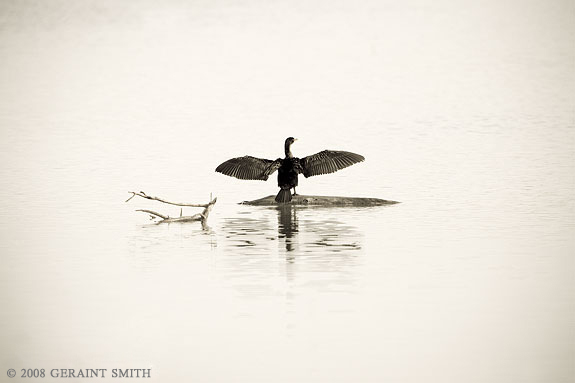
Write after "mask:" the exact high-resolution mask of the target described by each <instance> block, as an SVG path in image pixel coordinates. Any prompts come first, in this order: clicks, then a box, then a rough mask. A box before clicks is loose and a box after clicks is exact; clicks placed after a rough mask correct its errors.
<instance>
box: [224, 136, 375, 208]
mask: <svg viewBox="0 0 575 383" xmlns="http://www.w3.org/2000/svg"><path fill="white" fill-rule="evenodd" d="M295 141H296V140H295V139H294V138H293V137H288V138H287V139H286V141H285V158H283V159H282V158H278V159H277V160H275V161H272V160H266V159H261V158H256V157H251V156H244V157H237V158H232V159H230V160H227V161H225V162H223V163H222V164H220V165H219V166H218V167H217V168H216V171H217V172H220V173H223V174H225V175H228V176H231V177H236V178H239V179H243V180H262V181H265V180H267V179H268V177H269V176H270V175H271V174H272V173H273V172H274V171H276V170H277V171H278V186H279V187H280V191H279V193H278V195H277V196H276V202H279V203H283V202H289V201H291V199H292V194H291V189H294V194H295V187H296V186H297V185H298V174H303V175H304V176H305V177H306V178H307V177H311V176H316V175H320V174H327V173H333V172H336V171H338V170H340V169H343V168H346V167H348V166H351V165H353V164H355V163H357V162H361V161H363V160H364V159H365V158H364V157H363V156H361V155H359V154H355V153H351V152H343V151H334V150H324V151H322V152H319V153H316V154H313V155H311V156H307V157H304V158H301V159H300V158H297V157H294V156H293V155H292V153H291V144H293V143H294V142H295Z"/></svg>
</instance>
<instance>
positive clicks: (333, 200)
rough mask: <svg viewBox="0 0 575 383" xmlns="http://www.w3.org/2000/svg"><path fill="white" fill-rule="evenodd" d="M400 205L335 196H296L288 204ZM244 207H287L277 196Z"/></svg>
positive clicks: (390, 202) (245, 203) (373, 199)
mask: <svg viewBox="0 0 575 383" xmlns="http://www.w3.org/2000/svg"><path fill="white" fill-rule="evenodd" d="M394 203H399V202H397V201H389V200H385V199H379V198H360V197H334V196H319V195H299V194H297V195H294V196H293V197H292V200H291V202H288V203H287V204H290V205H298V206H381V205H392V204H394ZM241 204H242V205H253V206H280V205H287V204H283V203H277V202H276V201H275V195H269V196H267V197H264V198H260V199H256V200H253V201H244V202H241Z"/></svg>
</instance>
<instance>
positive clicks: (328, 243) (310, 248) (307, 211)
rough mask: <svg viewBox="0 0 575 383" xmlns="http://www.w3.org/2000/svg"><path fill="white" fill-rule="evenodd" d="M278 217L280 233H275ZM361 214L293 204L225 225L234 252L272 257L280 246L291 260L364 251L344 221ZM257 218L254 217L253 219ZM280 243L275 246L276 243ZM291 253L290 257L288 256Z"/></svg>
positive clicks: (358, 234) (359, 238) (356, 234)
mask: <svg viewBox="0 0 575 383" xmlns="http://www.w3.org/2000/svg"><path fill="white" fill-rule="evenodd" d="M274 213H276V214H277V218H276V219H277V231H276V229H274V226H275V225H274V224H273V220H274V217H273V215H274ZM357 213H358V211H357V210H354V209H350V208H318V207H298V206H293V205H291V204H285V205H282V206H276V207H274V208H264V209H257V210H255V211H250V212H249V213H247V212H246V213H245V217H234V218H228V219H226V220H225V222H224V224H223V227H222V229H223V232H225V233H226V242H227V244H228V246H231V250H233V251H234V252H236V251H237V250H238V248H241V249H242V251H241V252H242V253H243V254H270V253H273V252H275V251H276V250H275V249H277V247H276V246H278V245H279V246H280V249H279V250H280V252H282V251H285V252H286V257H287V259H288V260H293V259H294V258H293V257H294V256H295V255H311V256H314V255H321V256H323V255H325V254H326V253H340V254H342V253H346V254H347V253H350V252H351V253H355V252H357V251H358V250H361V248H362V244H361V241H362V238H363V235H362V234H361V232H360V231H358V229H357V228H356V227H355V226H353V225H350V224H347V223H344V221H343V220H342V219H341V217H344V216H345V217H346V219H353V216H354V214H357ZM254 216H255V217H254ZM276 240H277V241H279V242H278V243H277V244H276V245H274V242H275V241H276ZM287 253H289V255H288V254H287Z"/></svg>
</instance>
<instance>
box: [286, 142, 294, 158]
mask: <svg viewBox="0 0 575 383" xmlns="http://www.w3.org/2000/svg"><path fill="white" fill-rule="evenodd" d="M290 146H291V144H290V143H287V142H286V146H285V152H286V157H287V158H293V154H291V150H290Z"/></svg>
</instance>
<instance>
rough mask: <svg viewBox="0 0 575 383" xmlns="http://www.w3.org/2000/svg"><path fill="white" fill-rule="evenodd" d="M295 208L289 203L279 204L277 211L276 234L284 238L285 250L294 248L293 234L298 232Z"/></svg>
mask: <svg viewBox="0 0 575 383" xmlns="http://www.w3.org/2000/svg"><path fill="white" fill-rule="evenodd" d="M296 209H297V208H296V207H294V206H292V205H290V204H286V205H280V206H278V207H277V211H278V234H279V238H280V239H281V238H284V240H285V245H286V250H287V251H293V250H294V248H295V247H294V244H295V243H294V236H295V235H296V234H297V232H298V220H297V210H296Z"/></svg>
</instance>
